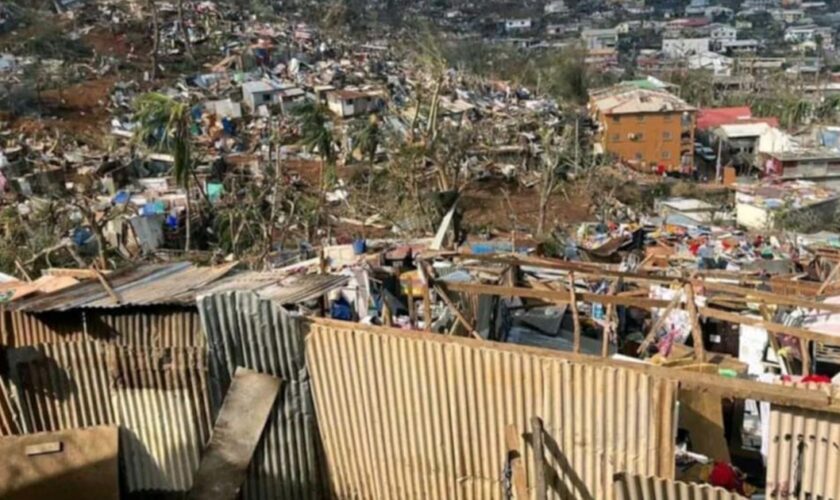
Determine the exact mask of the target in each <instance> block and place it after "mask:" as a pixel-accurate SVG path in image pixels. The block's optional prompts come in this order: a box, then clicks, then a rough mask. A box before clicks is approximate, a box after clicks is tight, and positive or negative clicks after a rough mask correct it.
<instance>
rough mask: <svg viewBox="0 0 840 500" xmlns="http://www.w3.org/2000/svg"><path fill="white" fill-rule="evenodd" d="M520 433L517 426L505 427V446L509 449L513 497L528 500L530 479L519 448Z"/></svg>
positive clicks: (508, 457) (517, 499) (518, 499)
mask: <svg viewBox="0 0 840 500" xmlns="http://www.w3.org/2000/svg"><path fill="white" fill-rule="evenodd" d="M519 441H520V438H519V431H518V430H517V429H516V426H515V425H513V424H509V425H507V426H506V427H505V445H506V447H507V449H508V456H507V459H508V461H509V463H510V469H511V476H512V478H511V479H512V483H513V497H514V498H515V499H516V500H527V499H528V477H527V476H526V475H525V464H524V461H523V458H524V457H523V456H522V452H521V451H520V448H519Z"/></svg>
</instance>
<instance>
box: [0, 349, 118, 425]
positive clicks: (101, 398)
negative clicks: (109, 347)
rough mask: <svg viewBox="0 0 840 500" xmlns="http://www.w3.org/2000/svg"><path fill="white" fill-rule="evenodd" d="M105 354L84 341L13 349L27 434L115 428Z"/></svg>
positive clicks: (10, 356) (10, 358) (10, 351)
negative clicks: (97, 427)
mask: <svg viewBox="0 0 840 500" xmlns="http://www.w3.org/2000/svg"><path fill="white" fill-rule="evenodd" d="M104 349H105V346H104V345H103V344H100V343H97V342H84V341H83V342H62V343H58V344H41V345H37V346H28V347H17V348H13V349H8V351H7V353H8V354H7V355H8V361H9V371H10V375H11V380H12V383H13V394H14V395H15V400H16V401H17V403H18V409H19V411H20V414H21V418H20V426H21V428H22V431H23V432H25V433H32V432H47V431H58V430H64V429H76V428H79V427H92V426H97V425H113V423H114V415H113V412H112V411H111V384H110V379H109V376H108V368H107V365H106V358H105V351H104Z"/></svg>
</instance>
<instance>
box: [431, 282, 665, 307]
mask: <svg viewBox="0 0 840 500" xmlns="http://www.w3.org/2000/svg"><path fill="white" fill-rule="evenodd" d="M446 288H447V290H451V291H453V292H463V293H474V294H479V295H482V294H483V295H498V296H500V297H523V298H531V299H540V300H544V301H547V302H554V303H558V302H562V303H566V304H568V303H569V302H571V297H570V295H569V292H568V291H562V290H554V291H549V290H536V289H533V288H522V287H508V286H496V285H483V284H480V283H448V284H447V285H446ZM577 299H578V300H579V301H584V302H600V303H602V304H615V305H620V306H627V307H637V308H640V309H651V308H654V307H667V306H668V301H667V300H657V299H644V298H640V297H627V296H620V295H613V296H609V295H599V294H597V293H589V292H583V293H577Z"/></svg>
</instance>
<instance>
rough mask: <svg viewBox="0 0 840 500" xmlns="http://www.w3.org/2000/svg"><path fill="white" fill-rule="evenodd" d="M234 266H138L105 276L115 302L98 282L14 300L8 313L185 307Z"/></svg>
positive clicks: (187, 264) (182, 263)
mask: <svg viewBox="0 0 840 500" xmlns="http://www.w3.org/2000/svg"><path fill="white" fill-rule="evenodd" d="M234 265H235V263H231V264H226V265H223V266H217V267H196V266H193V265H192V264H190V263H189V262H177V263H174V264H164V265H160V264H152V265H145V266H140V267H137V268H134V269H129V270H127V271H122V272H118V273H114V274H112V275H109V276H108V278H107V279H108V282H109V285H110V287H111V288H112V289H113V291H114V293H115V294H116V295H117V296H118V297H119V299H120V300H119V302H116V301H115V300H114V299H113V298H112V297H111V295H110V294H109V293H108V292H107V290H106V289H105V287H104V286H102V284H101V283H100V282H99V281H98V280H89V281H85V282H82V283H79V284H78V285H75V286H71V287H69V288H65V289H63V290H59V291H57V292H55V293H51V294H44V295H40V296H36V297H33V298H31V299H26V300H22V301H18V302H15V303H12V304H10V305H9V307H10V308H11V309H12V310H20V311H28V312H45V311H69V310H72V309H89V308H113V307H125V306H148V305H159V304H189V303H192V301H193V300H194V299H195V294H196V292H197V291H198V290H201V289H202V288H204V287H206V286H208V285H210V284H211V283H213V282H214V281H216V280H218V279H219V278H221V277H223V276H224V275H226V274H227V273H228V272H230V270H231V269H232V268H233V266H234Z"/></svg>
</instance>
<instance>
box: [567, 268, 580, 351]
mask: <svg viewBox="0 0 840 500" xmlns="http://www.w3.org/2000/svg"><path fill="white" fill-rule="evenodd" d="M569 296H570V301H569V306H570V307H571V308H572V321H573V322H574V335H575V336H574V344H573V351H574V352H576V353H578V352H580V334H581V332H580V313H579V312H578V306H577V293H576V292H575V273H573V272H572V273H569Z"/></svg>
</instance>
